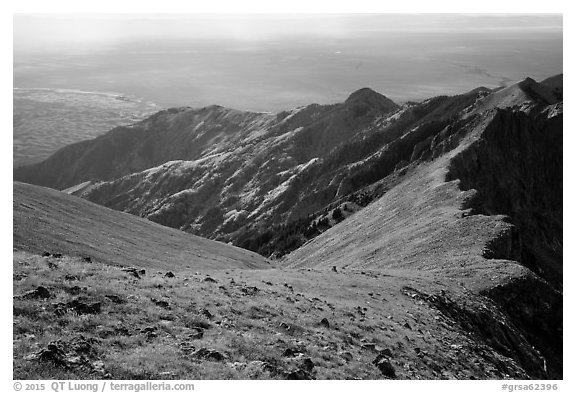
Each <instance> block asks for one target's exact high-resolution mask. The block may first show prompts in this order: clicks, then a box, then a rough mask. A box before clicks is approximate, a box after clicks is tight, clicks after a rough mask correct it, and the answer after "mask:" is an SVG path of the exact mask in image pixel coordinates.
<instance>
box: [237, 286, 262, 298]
mask: <svg viewBox="0 0 576 393" xmlns="http://www.w3.org/2000/svg"><path fill="white" fill-rule="evenodd" d="M240 291H241V292H242V293H243V294H244V295H245V296H253V295H256V294H257V293H258V292H260V290H259V289H258V288H257V287H247V286H244V287H242V288H240Z"/></svg>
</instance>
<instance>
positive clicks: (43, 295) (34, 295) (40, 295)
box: [14, 286, 50, 299]
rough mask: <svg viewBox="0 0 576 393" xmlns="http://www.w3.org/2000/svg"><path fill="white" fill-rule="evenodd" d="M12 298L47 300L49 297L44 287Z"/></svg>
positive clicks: (48, 292)
mask: <svg viewBox="0 0 576 393" xmlns="http://www.w3.org/2000/svg"><path fill="white" fill-rule="evenodd" d="M14 297H15V298H21V299H48V298H49V297H50V291H49V290H48V289H46V287H43V286H39V287H37V288H36V289H33V290H31V291H28V292H26V293H24V294H22V295H16V296H14Z"/></svg>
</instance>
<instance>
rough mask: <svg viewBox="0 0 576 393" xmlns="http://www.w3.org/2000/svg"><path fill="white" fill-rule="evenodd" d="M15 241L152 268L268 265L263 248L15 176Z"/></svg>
mask: <svg viewBox="0 0 576 393" xmlns="http://www.w3.org/2000/svg"><path fill="white" fill-rule="evenodd" d="M13 212H14V229H13V231H14V232H13V239H14V247H15V248H17V249H22V250H27V251H32V252H42V251H50V252H58V253H63V254H71V255H86V256H90V257H91V258H92V259H94V260H96V261H98V262H104V263H109V264H114V265H136V266H142V267H150V268H167V269H175V270H178V269H183V268H185V267H190V268H203V269H229V268H244V269H254V268H266V267H267V266H268V263H267V261H266V259H265V258H263V257H261V256H260V255H258V254H255V253H252V252H250V251H246V250H243V249H240V248H236V247H233V246H229V245H227V244H223V243H219V242H215V241H211V240H207V239H203V238H200V237H197V236H193V235H189V234H187V233H184V232H181V231H177V230H175V229H171V228H166V227H163V226H161V225H158V224H155V223H153V222H150V221H148V220H145V219H142V218H139V217H135V216H133V215H130V214H127V213H121V212H117V211H114V210H110V209H108V208H105V207H101V206H98V205H96V204H94V203H91V202H88V201H86V200H83V199H81V198H77V197H74V196H70V195H66V194H64V193H61V192H58V191H54V190H51V189H47V188H43V187H37V186H32V185H27V184H22V183H18V182H14V208H13Z"/></svg>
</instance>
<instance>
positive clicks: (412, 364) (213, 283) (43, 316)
mask: <svg viewBox="0 0 576 393" xmlns="http://www.w3.org/2000/svg"><path fill="white" fill-rule="evenodd" d="M46 254H48V253H46ZM466 292H467V291H466V290H465V289H464V288H461V287H460V288H459V287H457V286H456V287H454V286H452V285H448V284H447V283H444V282H442V280H441V279H438V277H433V276H432V275H428V274H417V273H414V272H409V271H400V270H390V271H387V270H381V271H370V270H358V269H343V270H342V269H340V270H337V271H332V269H267V270H238V269H230V270H220V271H208V270H202V271H194V270H193V269H183V270H180V271H170V272H168V271H165V270H156V269H142V268H134V269H130V268H121V267H111V266H106V265H102V264H99V263H95V262H91V261H89V260H86V259H82V258H78V257H69V256H66V255H63V256H62V255H58V254H52V255H46V256H40V255H34V254H30V253H27V252H15V253H14V306H13V311H14V321H13V323H14V354H15V356H14V379H46V378H49V379H54V378H56V379H75V378H89V379H101V378H112V379H248V378H250V379H253V378H256V379H382V378H397V379H454V378H458V379H507V378H520V379H524V378H529V375H528V374H527V373H526V371H525V370H524V369H523V368H522V367H521V366H520V365H519V362H518V361H517V360H514V359H513V358H512V357H507V356H503V355H502V354H500V353H499V352H498V351H496V350H495V349H494V348H493V347H492V346H491V345H490V344H489V342H487V341H486V339H485V337H483V336H482V334H481V333H478V332H475V331H473V330H471V329H470V328H468V327H467V326H466V323H465V322H466V321H463V320H462V319H461V318H462V316H463V315H465V314H464V311H463V310H464V309H466V310H468V311H466V312H468V313H469V315H475V314H478V313H481V312H489V311H490V310H487V309H486V305H485V304H484V303H482V302H481V301H479V300H475V299H474V297H471V296H470V295H469V294H468V293H466ZM464 297H465V298H466V300H465V301H463V299H464ZM459 308H462V310H461V313H460V314H459V315H457V314H454V311H455V310H460V309H459Z"/></svg>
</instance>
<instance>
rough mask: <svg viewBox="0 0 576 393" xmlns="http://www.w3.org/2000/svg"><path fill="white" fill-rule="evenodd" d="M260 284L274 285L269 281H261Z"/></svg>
mask: <svg viewBox="0 0 576 393" xmlns="http://www.w3.org/2000/svg"><path fill="white" fill-rule="evenodd" d="M262 282H263V283H264V284H266V285H274V284H272V283H271V282H270V281H262Z"/></svg>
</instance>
